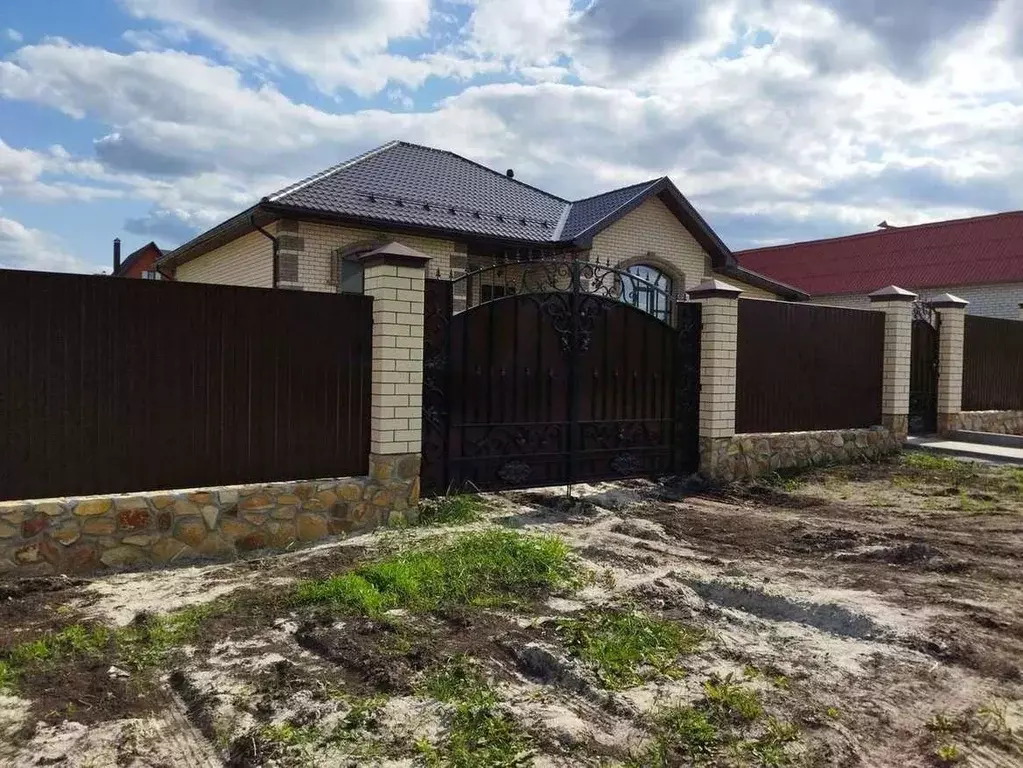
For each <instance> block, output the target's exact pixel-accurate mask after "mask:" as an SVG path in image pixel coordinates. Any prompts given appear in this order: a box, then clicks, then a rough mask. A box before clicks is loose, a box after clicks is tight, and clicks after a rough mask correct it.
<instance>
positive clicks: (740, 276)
mask: <svg viewBox="0 0 1023 768" xmlns="http://www.w3.org/2000/svg"><path fill="white" fill-rule="evenodd" d="M719 271H720V272H721V274H723V275H728V276H729V277H734V278H735V279H736V280H741V281H742V282H744V283H748V284H749V285H752V286H754V287H756V288H763V289H764V290H765V291H770V292H771V293H773V294H775V295H777V296H781V297H782V298H785V299H788V300H789V301H809V300H810V294H808V293H806V292H805V291H802V290H800V289H799V288H796V287H795V286H794V285H789V284H788V283H783V282H781V281H780V280H774V279H773V278H770V277H768V276H767V275H762V274H760V273H759V272H754V271H753V270H752V269H746V268H745V267H743V266H742V265H741V264H732V265H728V266H725V267H722V268H721V269H720V270H719Z"/></svg>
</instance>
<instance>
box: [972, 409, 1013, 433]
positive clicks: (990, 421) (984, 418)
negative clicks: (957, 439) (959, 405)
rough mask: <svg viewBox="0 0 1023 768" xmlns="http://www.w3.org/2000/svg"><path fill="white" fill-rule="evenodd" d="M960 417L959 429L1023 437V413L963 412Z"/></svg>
mask: <svg viewBox="0 0 1023 768" xmlns="http://www.w3.org/2000/svg"><path fill="white" fill-rule="evenodd" d="M958 416H959V419H958V424H956V427H955V428H957V429H962V430H966V431H968V432H991V433H994V434H998V435H1023V411H963V412H961V413H960V414H958Z"/></svg>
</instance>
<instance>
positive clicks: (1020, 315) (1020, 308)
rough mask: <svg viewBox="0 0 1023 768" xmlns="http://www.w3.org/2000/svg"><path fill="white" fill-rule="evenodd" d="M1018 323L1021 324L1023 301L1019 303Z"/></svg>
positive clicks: (1022, 320)
mask: <svg viewBox="0 0 1023 768" xmlns="http://www.w3.org/2000/svg"><path fill="white" fill-rule="evenodd" d="M1018 319H1019V321H1020V322H1023V301H1021V302H1020V303H1019V318H1018Z"/></svg>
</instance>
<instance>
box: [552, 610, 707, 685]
mask: <svg viewBox="0 0 1023 768" xmlns="http://www.w3.org/2000/svg"><path fill="white" fill-rule="evenodd" d="M557 627H558V634H559V635H560V637H561V639H562V642H564V644H565V646H566V648H567V649H568V651H569V653H571V654H572V655H573V656H575V657H576V658H578V659H581V660H582V661H584V662H586V663H588V664H590V665H592V667H593V668H594V670H595V671H596V673H597V677H598V678H600V681H601V682H602V683H603V684H604V686H606V687H607V688H610V689H612V690H615V689H621V688H629V687H631V686H634V685H639V684H640V683H642V682H644V681H645V680H647V679H649V678H650V677H653V676H656V675H665V676H669V677H671V676H677V675H679V674H681V669H680V668H679V667H678V660H679V656H681V655H682V654H685V653H690V652H692V651H694V650H695V649H696V648H697V646H698V645H699V644H700V642H701V641H702V640H703V639H704V636H705V634H704V632H703V631H702V630H697V629H690V628H688V627H683V626H682V625H680V624H678V623H676V622H673V621H665V620H663V619H657V618H653V617H651V616H646V615H644V614H642V613H635V612H633V613H619V612H606V611H591V612H588V613H586V614H584V615H583V616H581V617H579V618H572V619H562V620H561V621H559V622H558V624H557Z"/></svg>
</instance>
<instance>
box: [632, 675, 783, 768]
mask: <svg viewBox="0 0 1023 768" xmlns="http://www.w3.org/2000/svg"><path fill="white" fill-rule="evenodd" d="M749 677H750V675H747V678H749ZM650 727H651V731H652V732H653V735H654V738H653V740H652V742H651V743H650V744H649V745H648V746H647V748H646V749H645V750H644V751H642V752H641V753H640V754H638V755H635V756H633V758H632V759H631V761H630V762H629V763H628V765H629V766H631V768H640V766H643V768H667V766H675V765H734V764H739V765H749V764H752V765H758V766H766V767H768V768H781V767H782V766H788V765H792V764H793V761H794V757H793V755H792V754H791V751H790V749H789V747H790V745H792V744H793V743H795V742H796V741H798V740H799V729H798V728H797V727H796V726H795V725H793V724H791V723H787V722H783V721H780V720H777V719H775V718H773V717H768V716H766V715H765V713H764V708H763V704H762V703H761V701H760V698H759V697H758V696H757V694H756V693H755V692H754V691H752V690H750V689H748V688H746V687H744V686H743V685H742V684H741V683H739V682H737V681H736V680H735V679H734V678H733V676H731V675H728V676H725V677H720V676H712V677H711V678H710V679H708V680H705V681H704V683H703V696H702V697H701V698H700V699H699V700H698V701H696V702H695V703H694V704H691V705H686V706H675V707H668V708H665V709H662V710H660V711H658V712H656V713H655V714H654V715H653V716H652V717H651V719H650Z"/></svg>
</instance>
